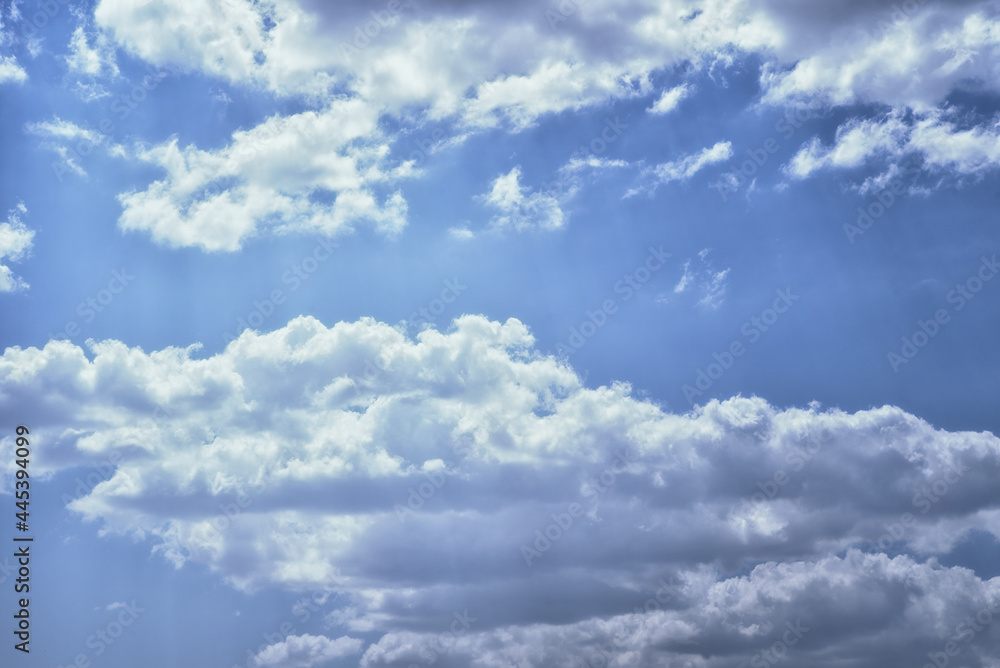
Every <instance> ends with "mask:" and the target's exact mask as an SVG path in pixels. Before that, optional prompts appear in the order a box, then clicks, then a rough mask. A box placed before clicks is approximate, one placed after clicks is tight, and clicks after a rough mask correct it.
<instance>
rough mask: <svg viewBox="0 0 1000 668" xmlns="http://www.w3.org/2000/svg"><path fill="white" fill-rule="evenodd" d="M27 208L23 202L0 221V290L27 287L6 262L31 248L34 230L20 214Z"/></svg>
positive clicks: (16, 258) (20, 255)
mask: <svg viewBox="0 0 1000 668" xmlns="http://www.w3.org/2000/svg"><path fill="white" fill-rule="evenodd" d="M27 212H28V209H27V208H26V207H25V206H24V204H18V205H17V207H16V208H15V209H14V210H12V211H9V212H8V213H7V220H5V221H4V222H2V223H0V292H15V291H18V290H23V289H25V288H27V287H28V284H27V283H25V282H24V281H23V280H21V278H20V277H18V276H16V275H15V274H14V272H13V271H12V270H11V268H10V267H8V266H7V263H8V262H10V261H15V262H16V261H18V260H21V259H23V258H24V256H25V255H26V254H27V253H28V251H30V250H31V240H32V239H33V238H34V236H35V231H34V230H32V229H29V228H28V227H27V226H26V225H25V224H24V223H23V222H21V216H22V215H24V214H26V213H27Z"/></svg>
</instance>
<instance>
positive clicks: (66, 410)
mask: <svg viewBox="0 0 1000 668" xmlns="http://www.w3.org/2000/svg"><path fill="white" fill-rule="evenodd" d="M0 409H2V410H3V412H4V413H5V414H12V415H20V416H23V419H24V420H25V421H26V422H27V423H29V424H32V425H33V432H34V433H35V440H36V441H37V442H44V443H47V444H48V445H47V447H46V448H45V449H40V450H39V451H38V457H39V459H38V461H37V462H33V464H34V465H35V467H36V471H37V472H38V473H39V474H44V473H45V472H52V471H56V470H60V469H64V468H67V467H70V466H74V465H79V464H87V463H95V464H96V465H97V467H96V468H95V470H100V471H103V473H102V474H101V476H100V479H95V480H94V481H92V482H93V484H89V483H88V484H87V485H86V486H85V487H84V488H82V489H79V490H78V491H77V493H76V494H75V495H74V496H67V497H65V498H64V499H63V500H64V502H66V503H67V504H68V506H69V508H70V509H71V510H73V511H75V512H77V513H79V514H81V515H82V516H83V517H84V518H87V519H91V520H95V521H96V522H97V523H98V524H97V525H96V526H98V527H100V530H101V531H102V532H124V533H128V534H131V535H133V536H135V537H137V538H144V539H145V540H147V541H149V544H150V545H151V547H152V549H153V550H154V551H155V552H156V553H158V554H160V555H162V556H163V557H164V558H167V559H169V560H171V561H173V562H174V563H175V564H176V565H177V566H178V567H184V565H185V564H187V563H189V562H197V563H202V564H206V565H207V566H208V567H209V568H210V569H211V570H212V571H213V572H215V573H217V574H218V575H219V576H220V577H221V578H223V579H225V580H226V581H227V582H229V583H230V584H232V585H233V586H236V587H240V588H245V589H254V588H257V587H262V586H277V587H284V588H288V589H295V590H305V589H314V590H315V589H316V588H321V589H324V590H329V591H331V592H332V591H337V592H338V593H339V595H338V596H336V597H332V596H331V598H330V601H331V602H330V604H329V605H327V613H328V614H327V622H328V623H329V624H330V625H331V627H337V628H340V629H342V630H341V631H340V632H339V633H335V634H333V635H334V636H344V637H338V639H336V640H333V639H331V638H326V637H320V636H298V637H295V638H288V639H286V640H285V641H284V642H283V643H282V644H280V645H278V646H273V647H271V648H269V649H267V650H266V651H265V652H264V653H265V654H266V657H264V656H262V657H261V658H262V659H266V660H269V661H271V662H272V663H274V664H275V665H313V663H314V662H315V663H318V662H320V661H321V660H325V657H330V656H333V655H338V656H340V655H347V654H350V653H352V652H358V653H360V654H361V664H362V665H365V666H408V665H410V664H411V663H422V664H426V663H427V662H428V661H429V660H431V659H432V658H433V661H440V665H456V666H458V665H463V666H483V667H485V666H490V667H493V666H497V667H499V666H509V665H521V666H539V667H541V666H576V665H581V664H583V665H613V666H633V665H649V666H653V665H688V666H711V667H716V666H718V667H727V668H728V667H732V668H737V666H745V665H746V664H747V663H748V662H749V663H751V665H754V666H760V665H773V664H775V663H777V662H778V661H781V660H782V659H790V660H793V662H794V664H795V665H804V666H806V665H807V666H830V667H831V668H832V667H833V666H844V665H859V666H860V665H889V664H890V663H892V662H896V663H899V664H900V665H917V666H922V665H924V664H925V663H927V662H928V661H930V660H931V659H929V658H928V657H929V655H930V656H938V654H939V653H942V652H945V651H949V652H953V651H956V650H957V651H958V652H960V654H961V661H962V665H969V666H990V665H995V664H993V663H991V661H993V659H992V657H995V656H997V654H998V653H1000V624H994V623H993V620H994V617H995V616H996V615H998V614H1000V607H998V603H1000V579H998V578H990V575H989V574H988V573H983V572H977V571H974V570H970V569H968V568H964V567H962V566H961V565H956V559H958V560H959V561H961V559H960V555H961V549H960V547H959V546H960V545H962V544H963V541H965V540H967V539H968V538H969V536H970V535H972V534H970V532H973V533H974V534H975V535H978V536H981V537H983V536H985V537H988V538H989V540H995V538H996V537H997V536H1000V493H998V491H997V488H996V483H995V481H996V479H997V476H998V474H1000V458H998V455H1000V439H997V438H996V437H995V436H993V435H991V434H988V433H971V432H946V431H942V430H939V429H935V428H934V427H933V426H932V425H930V424H927V423H926V422H924V421H922V420H920V419H918V418H916V417H914V416H912V415H909V414H907V413H905V412H904V411H902V410H900V409H898V408H893V407H882V408H873V409H870V410H865V411H861V412H858V413H854V414H848V413H844V412H841V411H839V410H836V409H830V410H821V409H820V407H819V406H817V405H810V406H808V407H805V408H786V409H779V408H776V407H774V406H771V405H769V404H768V403H767V402H765V401H763V400H761V399H758V398H742V397H736V398H733V399H730V400H727V401H723V402H718V401H714V400H713V401H712V402H710V403H708V404H706V405H705V406H701V407H697V408H696V409H694V410H693V411H691V412H690V413H687V414H682V415H679V414H672V413H669V412H666V411H664V410H663V409H662V408H660V407H659V406H657V405H655V404H653V403H651V402H649V401H648V400H643V399H640V398H636V397H634V396H632V394H631V391H630V388H629V386H627V385H625V384H621V383H616V384H613V385H611V386H601V387H596V388H591V387H587V386H586V385H585V384H584V383H583V382H582V381H581V379H580V377H579V376H578V375H577V373H576V372H575V371H574V370H573V369H572V368H571V367H570V366H568V365H567V364H566V363H565V362H562V361H559V360H557V359H555V358H552V357H548V356H545V355H542V354H540V353H539V352H538V351H537V350H535V348H534V339H533V338H532V336H531V333H530V332H529V331H528V330H527V328H526V327H525V326H524V325H523V324H521V323H520V322H518V321H517V320H513V319H511V320H508V321H507V322H505V323H499V322H493V321H489V320H487V319H486V318H483V317H481V316H472V315H466V316H462V317H461V318H459V319H458V320H456V321H455V322H454V324H453V326H452V328H451V329H450V330H448V331H447V332H438V331H435V330H433V329H430V330H425V331H423V332H421V333H420V334H419V335H417V336H416V338H414V339H410V338H407V337H406V336H405V335H404V334H403V333H402V332H401V331H399V330H397V329H394V328H392V327H390V326H388V325H385V324H382V323H378V322H375V321H373V320H370V319H362V320H360V321H357V322H350V323H348V322H341V323H337V324H335V325H333V326H330V327H328V326H325V325H323V324H322V323H320V322H318V321H317V320H315V319H312V318H307V317H304V318H297V319H295V320H293V321H291V322H289V323H288V324H287V325H286V326H284V327H282V328H280V329H278V330H276V331H273V332H268V333H255V332H251V331H247V332H244V333H243V334H242V335H241V336H240V338H239V339H236V340H235V341H233V342H231V343H230V344H229V345H228V346H227V347H226V348H225V350H223V351H222V352H220V353H218V354H216V355H212V356H208V357H203V356H199V355H198V348H197V346H192V347H190V348H187V349H177V348H169V349H165V350H160V351H153V352H145V351H142V350H139V349H137V348H129V347H128V346H127V345H125V344H124V343H121V342H117V341H105V342H100V343H93V344H91V346H90V349H89V350H86V351H85V350H83V349H81V348H79V347H77V346H75V345H73V344H71V343H69V342H66V341H53V342H50V343H48V344H47V345H46V346H45V347H44V348H43V349H36V348H27V349H19V348H10V349H7V350H6V351H5V352H4V355H3V357H2V358H0ZM5 438H9V437H5ZM946 563H947V564H952V565H943V564H946ZM361 633H370V634H372V637H373V640H372V642H370V643H368V644H367V646H366V647H363V648H362V647H360V646H359V645H358V644H357V642H356V641H355V640H352V638H353V637H356V636H357V635H358V634H361ZM949 643H951V644H949ZM946 647H947V648H948V649H947V650H946V649H945V648H946ZM945 656H948V655H945ZM951 656H954V654H951ZM275 662H277V663H275ZM285 662H291V663H285Z"/></svg>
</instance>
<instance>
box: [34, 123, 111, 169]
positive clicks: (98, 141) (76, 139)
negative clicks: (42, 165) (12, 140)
mask: <svg viewBox="0 0 1000 668" xmlns="http://www.w3.org/2000/svg"><path fill="white" fill-rule="evenodd" d="M25 130H26V131H27V132H28V133H29V134H33V135H36V136H38V137H41V138H42V146H44V147H45V148H47V149H49V150H51V151H54V152H55V153H56V155H58V156H59V161H58V162H56V163H53V170H54V171H55V174H56V176H57V177H58V178H59V180H60V181H61V180H62V175H63V174H64V173H66V172H72V173H73V174H76V175H77V176H82V177H85V176H87V171H86V170H85V169H84V168H83V166H82V165H81V164H80V158H82V157H85V156H87V155H89V154H90V153H91V151H93V150H94V148H95V147H97V146H100V145H102V144H103V143H104V140H105V138H106V136H105V135H103V134H101V133H99V132H95V131H94V130H90V129H87V128H83V127H80V126H79V125H77V124H76V123H73V122H72V121H65V120H63V119H61V118H59V117H58V116H54V117H53V120H51V121H43V122H40V123H28V124H27V125H25Z"/></svg>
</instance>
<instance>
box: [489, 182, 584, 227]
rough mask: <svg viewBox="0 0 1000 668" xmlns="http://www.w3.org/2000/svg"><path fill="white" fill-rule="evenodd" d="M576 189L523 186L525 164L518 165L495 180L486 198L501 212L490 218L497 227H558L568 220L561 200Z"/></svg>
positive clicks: (493, 207) (491, 223)
mask: <svg viewBox="0 0 1000 668" xmlns="http://www.w3.org/2000/svg"><path fill="white" fill-rule="evenodd" d="M571 194H572V193H569V194H567V193H565V192H562V190H561V188H552V189H551V191H549V192H531V190H530V189H529V188H525V187H522V186H521V168H520V167H514V168H513V169H511V170H510V171H509V172H507V173H506V174H501V175H500V176H498V177H497V178H496V180H494V181H493V186H492V187H491V188H490V191H489V192H488V193H486V194H485V195H482V196H481V199H482V201H483V202H484V203H485V204H486V205H487V206H489V207H490V208H492V209H494V210H495V211H496V212H497V213H496V214H495V215H494V216H493V218H492V219H491V220H490V225H491V226H492V227H493V228H494V229H507V228H510V229H514V230H517V231H519V232H520V231H523V230H527V229H532V228H536V229H542V230H557V229H559V228H561V227H563V225H565V223H566V215H565V214H564V213H563V210H562V207H561V200H562V199H564V198H566V197H567V196H569V195H571Z"/></svg>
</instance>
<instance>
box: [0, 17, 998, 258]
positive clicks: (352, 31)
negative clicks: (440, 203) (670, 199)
mask: <svg viewBox="0 0 1000 668" xmlns="http://www.w3.org/2000/svg"><path fill="white" fill-rule="evenodd" d="M997 16H998V3H997V1H996V0H962V1H961V2H956V3H931V2H928V1H927V0H907V1H906V2H903V3H898V2H893V1H890V0H878V1H877V2H860V1H859V0H837V1H836V2H828V3H824V4H823V7H822V8H816V7H814V6H812V5H803V4H802V3H799V2H793V1H792V0H767V1H766V2H761V3H749V2H746V1H745V0H698V1H696V0H668V1H665V2H658V3H635V2H630V1H626V0H592V1H588V2H580V3H577V2H564V3H561V4H555V5H551V6H550V5H538V4H537V3H530V2H523V1H519V2H506V3H500V2H495V1H490V2H482V3H459V2H445V1H438V0H405V1H404V0H391V1H389V2H385V3H378V4H377V5H375V6H373V5H371V3H362V2H358V1H352V2H343V3H337V4H336V5H331V4H329V3H323V2H319V1H318V0H301V1H300V2H296V1H295V0H272V1H270V2H261V3H250V2H233V1H231V0H214V1H213V2H204V3H194V4H192V3H186V2H182V0H153V1H151V2H144V3H141V4H136V3H133V2H128V1H126V0H101V1H100V2H99V3H98V5H97V6H96V8H95V10H94V23H95V26H96V28H97V29H98V30H99V31H100V33H99V34H100V35H108V36H111V37H112V38H113V39H114V40H115V45H117V46H119V47H120V48H122V49H124V50H126V51H128V52H130V53H131V54H133V55H135V56H138V57H140V58H142V59H144V60H146V61H149V62H150V63H152V64H154V65H156V66H175V67H179V68H182V69H186V70H188V71H192V72H201V73H205V74H208V75H210V76H213V77H217V78H219V79H222V80H223V81H226V82H228V83H230V84H232V85H235V86H242V87H247V88H250V89H254V90H263V91H267V92H269V93H271V94H273V95H275V96H278V97H288V96H295V97H300V98H301V99H304V100H306V101H308V102H309V103H310V104H312V105H315V106H316V108H319V109H321V111H317V112H307V113H305V114H298V115H293V116H289V117H287V118H271V119H268V120H267V121H265V122H264V123H263V124H262V125H261V126H260V127H258V128H254V129H252V130H249V131H248V132H247V133H246V134H247V135H248V136H249V135H253V134H260V133H263V132H266V131H268V130H269V129H270V130H278V134H276V135H274V136H273V137H272V139H271V140H269V142H268V143H269V144H270V145H271V146H272V147H274V148H277V147H281V148H282V149H283V150H285V152H286V153H287V154H289V155H291V151H292V150H298V151H300V154H299V155H298V156H297V159H298V161H299V162H301V163H302V164H304V165H306V166H305V167H301V168H299V169H295V170H288V171H286V173H284V175H283V177H282V178H283V180H284V186H283V187H281V188H271V187H263V188H260V187H258V186H260V185H261V184H262V183H264V182H265V181H266V179H267V178H268V177H270V176H272V175H273V174H274V170H272V169H269V168H268V166H267V164H266V163H265V162H264V161H263V160H262V159H258V160H254V159H250V160H236V161H233V160H231V155H230V154H231V153H232V152H233V151H235V150H236V148H237V146H238V145H239V144H240V143H243V142H242V141H241V140H240V139H238V138H235V137H234V141H233V143H232V144H231V145H230V146H228V147H226V148H223V149H220V150H208V149H199V148H197V147H187V148H184V149H181V148H178V147H176V146H173V145H172V144H170V143H169V142H167V143H165V144H161V145H158V146H154V147H150V148H149V149H148V150H147V151H143V152H140V153H139V157H140V158H141V159H150V160H152V161H153V162H157V163H158V164H160V165H161V166H163V167H164V169H165V170H166V171H167V174H168V176H167V178H165V179H164V180H161V181H157V182H156V183H154V184H152V185H150V186H149V187H148V188H146V189H144V190H139V191H137V192H133V193H128V194H127V195H126V196H125V197H123V198H122V203H123V205H124V207H125V213H124V215H123V216H122V219H121V224H122V226H123V227H125V228H126V229H142V230H146V231H149V232H151V233H152V235H153V238H154V239H156V240H158V241H160V242H162V243H166V244H171V245H185V246H199V247H202V248H205V249H212V250H234V249H236V248H238V247H239V246H240V243H241V240H242V239H244V238H245V237H247V236H249V235H251V234H253V233H255V232H256V231H258V230H259V229H260V228H262V227H269V226H271V224H272V221H276V222H277V227H280V228H283V229H292V230H310V229H315V228H320V229H323V230H326V231H330V230H333V229H337V228H341V227H346V226H349V225H351V224H352V223H354V222H355V221H362V220H369V221H375V224H376V225H378V226H381V227H386V228H392V229H398V228H399V227H400V226H401V225H402V224H403V222H404V219H405V200H404V199H403V197H402V195H401V194H400V195H398V196H397V195H395V194H392V195H390V194H389V193H395V192H396V188H395V185H394V184H395V183H396V182H397V181H399V180H400V179H401V178H403V177H405V176H408V175H409V171H408V169H407V168H406V166H405V164H402V165H400V164H396V165H393V164H392V163H391V162H387V154H388V153H390V152H391V147H392V146H393V144H394V140H395V139H398V137H397V136H396V135H394V134H393V132H394V131H389V130H386V133H387V134H386V135H385V136H383V135H382V134H380V133H370V132H366V133H363V134H358V135H351V136H350V137H342V138H341V141H337V140H328V139H326V138H325V135H323V134H321V133H320V130H321V129H322V127H324V126H325V125H326V124H327V123H332V124H337V123H338V122H339V119H341V118H342V114H341V112H342V110H344V109H345V105H354V106H351V107H350V109H351V111H350V113H351V118H352V122H354V123H356V124H358V125H362V126H365V125H366V126H368V128H369V129H373V128H375V127H379V126H380V124H381V121H383V120H386V119H388V120H389V123H387V124H385V125H386V126H387V127H393V126H398V125H399V124H402V129H401V130H400V132H411V131H413V130H414V129H417V128H419V127H421V126H422V125H423V124H424V123H426V122H441V123H444V124H445V125H446V126H447V127H448V128H449V129H450V131H451V132H452V134H453V136H454V137H455V138H458V140H459V141H460V140H461V138H463V137H466V136H468V134H470V133H475V132H481V131H485V130H491V131H495V130H499V131H502V132H503V131H506V132H518V131H521V130H523V129H525V128H528V127H531V126H532V125H534V124H536V123H537V122H538V120H539V119H541V118H543V117H546V116H552V115H554V114H558V113H564V112H576V111H580V110H583V109H586V108H595V107H597V106H599V105H608V104H611V103H614V102H616V101H620V100H627V99H634V98H646V99H648V100H649V105H648V106H647V109H648V110H649V112H650V113H652V114H664V113H668V112H670V111H671V110H673V109H675V108H676V107H677V105H678V104H679V103H680V101H681V100H682V99H683V98H684V97H685V96H687V95H689V94H690V93H691V90H692V89H691V88H690V87H689V86H688V85H686V84H680V85H676V84H674V85H667V86H662V85H661V83H660V82H661V79H662V78H663V77H662V76H661V75H663V74H664V73H667V74H669V73H672V72H674V71H675V70H676V68H677V67H678V66H687V67H690V68H693V69H694V70H701V71H712V70H714V69H715V68H716V67H719V66H720V65H721V66H722V67H727V66H730V65H734V64H738V63H740V62H743V61H744V60H745V59H746V57H747V56H750V55H753V56H755V57H757V58H759V59H760V62H762V65H761V87H762V93H761V99H762V101H763V102H764V103H767V104H777V105H799V104H805V103H808V104H810V105H813V106H816V105H820V106H836V105H846V106H852V105H876V106H884V107H886V108H889V109H891V110H894V111H898V112H903V111H909V112H912V114H910V115H907V116H905V117H902V118H903V120H901V121H900V122H901V123H903V124H904V126H905V127H904V129H905V130H906V132H908V133H910V132H912V133H917V134H919V133H921V132H923V130H922V128H923V126H922V125H921V123H923V122H925V121H929V122H931V124H932V126H933V125H934V118H935V117H934V116H933V114H934V113H937V112H939V111H940V109H941V106H942V105H943V104H944V102H945V100H946V98H947V97H948V95H949V94H950V93H952V92H953V91H956V90H963V91H969V92H973V93H986V94H996V93H997V92H1000V91H998V88H997V82H998V81H1000V76H998V70H997V68H998V67H1000V66H998V64H997V63H1000V58H998V55H1000V54H998V45H1000V23H998V20H997ZM74 44H77V46H78V47H79V48H77V49H76V52H75V54H76V55H74V62H77V61H79V67H80V68H84V69H86V68H91V69H93V68H95V67H98V64H97V60H95V59H94V58H92V57H89V56H90V55H91V54H93V53H94V48H96V47H94V48H92V47H90V46H88V43H87V41H86V36H85V35H83V34H82V33H81V34H80V35H76V34H74ZM85 56H88V57H85ZM0 71H2V70H0ZM13 71H14V70H12V72H13ZM668 78H669V77H668ZM852 123H853V122H852ZM857 125H858V124H857V123H853V124H850V123H849V124H848V125H847V126H845V127H844V128H842V132H841V136H843V137H844V138H845V140H846V141H848V142H855V140H858V141H860V140H861V139H863V136H862V135H860V134H859V131H858V127H857ZM932 129H933V130H935V132H936V133H937V134H934V133H932V135H933V136H930V137H928V138H927V139H926V141H927V142H932V141H935V140H937V139H940V138H941V137H940V134H941V133H945V134H947V133H948V127H946V126H941V125H940V124H938V125H937V126H934V127H933V128H932ZM873 130H874V129H873ZM956 133H968V134H969V136H968V138H967V139H968V142H967V143H968V144H970V148H969V149H968V152H970V153H975V150H974V148H972V147H971V145H972V144H973V143H974V141H975V140H976V139H978V138H980V137H985V138H987V139H989V138H993V139H995V137H996V130H995V127H993V126H992V124H989V123H986V124H984V123H977V124H975V125H974V126H973V127H969V128H962V129H955V130H954V132H953V133H952V134H956ZM400 136H402V135H400ZM959 138H960V139H961V138H962V137H959ZM344 142H348V143H344ZM918 145H919V146H922V145H923V144H919V142H918ZM720 146H721V145H720V144H717V145H716V146H715V147H712V148H710V149H706V151H708V153H702V154H698V155H695V156H687V157H686V158H685V157H684V156H680V157H678V158H677V160H674V161H670V162H668V163H665V164H663V165H660V166H659V167H658V168H657V170H658V171H657V173H656V178H658V179H659V181H658V182H663V181H670V180H684V179H686V178H689V177H690V175H691V174H693V173H694V172H695V171H697V169H698V168H700V167H702V166H705V165H707V164H711V162H712V161H715V160H720V159H722V153H721V151H722V148H721V147H720ZM804 150H805V153H803V154H800V156H799V157H798V159H797V162H796V163H795V164H794V165H792V167H791V169H792V173H794V174H797V175H802V174H806V173H808V172H809V171H810V170H813V169H816V168H819V166H830V167H839V166H845V165H855V164H861V163H863V162H864V161H865V160H867V159H868V157H869V153H870V152H869V151H866V150H865V149H863V148H861V147H859V146H857V145H856V143H850V145H845V146H844V147H843V148H842V149H838V150H836V151H834V153H833V154H831V155H827V154H826V153H825V152H824V151H823V149H822V147H819V146H817V145H815V144H810V145H809V146H807V147H806V148H805V149H804ZM876 150H878V149H876ZM927 150H928V151H933V147H930V148H927ZM941 150H942V151H944V149H943V148H942V149H941ZM994 153H995V152H991V151H982V150H980V152H979V154H976V155H971V156H970V155H964V154H963V155H961V156H944V155H943V156H941V158H942V160H944V162H943V163H942V164H943V166H944V168H947V169H951V168H957V169H960V170H961V169H963V168H966V167H968V166H969V165H970V164H974V165H982V164H990V165H992V164H994V161H993V155H994ZM222 164H226V165H228V166H227V167H226V168H224V169H223V168H222V167H221V166H220V165H222ZM328 182H335V183H336V184H337V185H338V186H339V187H337V188H334V189H333V193H335V194H336V196H337V198H338V200H340V201H338V202H336V203H334V204H333V205H330V204H329V202H328V201H327V200H329V199H331V198H332V195H329V194H327V195H326V196H323V197H318V198H317V197H314V196H311V194H313V193H315V192H316V191H317V189H320V188H328V187H329V186H328V185H326V184H327V183H328ZM373 182H378V183H381V184H382V185H384V186H385V188H387V189H388V190H385V189H382V190H384V192H380V193H379V194H375V193H374V191H373V190H372V189H371V188H369V187H368V186H369V184H371V183H373ZM213 187H214V188H216V190H210V192H212V193H213V194H212V195H211V196H209V197H207V198H205V197H202V194H201V193H202V192H203V191H204V190H205V189H206V188H209V189H211V188H213ZM653 187H654V186H653V185H650V186H648V187H647V189H648V190H651V189H652V188H653ZM341 188H343V189H341ZM324 192H325V191H324ZM549 204H551V203H549ZM547 209H548V211H549V213H551V214H553V215H555V211H556V209H555V208H554V207H553V206H548V205H547ZM213 221H223V222H218V223H216V222H213ZM548 221H549V224H554V219H551V218H549V219H548Z"/></svg>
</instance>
